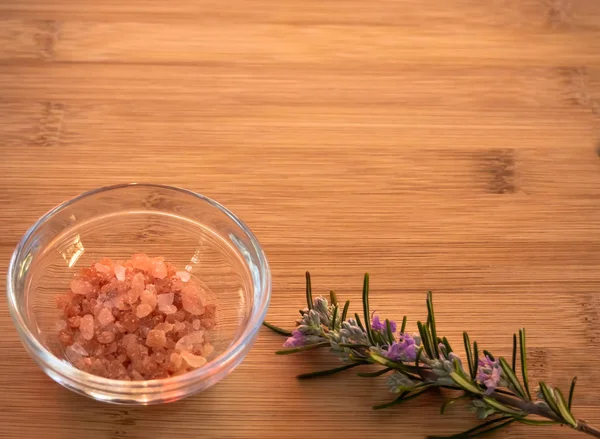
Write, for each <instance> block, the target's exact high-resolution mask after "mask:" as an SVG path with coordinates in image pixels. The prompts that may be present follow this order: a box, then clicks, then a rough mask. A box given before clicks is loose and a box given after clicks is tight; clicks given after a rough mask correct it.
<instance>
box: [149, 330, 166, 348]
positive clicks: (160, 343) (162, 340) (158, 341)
mask: <svg viewBox="0 0 600 439" xmlns="http://www.w3.org/2000/svg"><path fill="white" fill-rule="evenodd" d="M165 344H167V338H166V337H165V332H164V331H160V330H157V329H153V330H151V331H150V332H148V336H147V337H146V346H148V347H151V348H162V347H164V346H165Z"/></svg>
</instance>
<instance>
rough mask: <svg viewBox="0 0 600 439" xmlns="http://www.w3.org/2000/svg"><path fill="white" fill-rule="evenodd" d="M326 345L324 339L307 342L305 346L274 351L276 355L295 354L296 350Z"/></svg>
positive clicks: (307, 349) (327, 344) (301, 350)
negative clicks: (312, 342) (318, 341)
mask: <svg viewBox="0 0 600 439" xmlns="http://www.w3.org/2000/svg"><path fill="white" fill-rule="evenodd" d="M326 346H329V343H328V342H326V341H322V342H320V343H315V344H308V345H306V346H300V347H297V348H292V349H282V350H280V351H276V352H275V354H277V355H288V354H295V353H296V352H303V351H310V350H312V349H317V348H324V347H326Z"/></svg>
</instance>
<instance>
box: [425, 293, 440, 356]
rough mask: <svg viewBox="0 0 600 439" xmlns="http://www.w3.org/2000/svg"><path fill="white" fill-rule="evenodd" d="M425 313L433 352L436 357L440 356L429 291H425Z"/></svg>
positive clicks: (431, 296)
mask: <svg viewBox="0 0 600 439" xmlns="http://www.w3.org/2000/svg"><path fill="white" fill-rule="evenodd" d="M427 314H428V317H427V318H428V320H429V332H430V333H431V341H432V344H433V346H432V348H433V352H434V353H435V356H436V358H437V357H439V356H440V352H439V347H438V344H437V331H436V329H435V313H434V311H433V295H432V294H431V291H427Z"/></svg>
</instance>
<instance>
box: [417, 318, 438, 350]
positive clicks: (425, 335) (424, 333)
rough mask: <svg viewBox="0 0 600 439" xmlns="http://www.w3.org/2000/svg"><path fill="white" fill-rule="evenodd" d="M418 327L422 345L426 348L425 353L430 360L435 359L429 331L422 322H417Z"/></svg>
mask: <svg viewBox="0 0 600 439" xmlns="http://www.w3.org/2000/svg"><path fill="white" fill-rule="evenodd" d="M417 327H418V328H419V334H420V336H421V343H422V344H423V347H424V348H425V353H426V354H427V356H428V357H429V358H434V355H433V351H432V349H431V345H430V340H429V331H428V330H427V326H425V325H424V324H423V323H421V322H420V321H418V322H417Z"/></svg>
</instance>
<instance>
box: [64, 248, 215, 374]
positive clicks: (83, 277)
mask: <svg viewBox="0 0 600 439" xmlns="http://www.w3.org/2000/svg"><path fill="white" fill-rule="evenodd" d="M206 299H207V298H206V292H205V290H204V289H203V288H202V287H200V286H199V285H198V284H197V283H196V282H195V281H194V280H193V279H192V276H191V275H190V273H189V272H187V271H178V270H177V269H176V268H175V267H173V265H171V264H169V263H168V262H165V260H164V259H163V258H160V257H159V258H150V257H148V256H147V255H144V254H137V255H133V256H132V258H131V260H129V261H112V260H110V259H102V260H100V261H98V262H97V263H95V264H93V265H92V266H91V267H88V268H84V269H82V270H81V272H80V274H79V275H78V276H76V277H75V279H73V280H72V282H71V284H70V291H69V292H68V293H66V294H61V295H59V296H57V299H56V304H57V307H58V308H59V310H60V312H61V316H60V318H59V319H58V320H57V324H56V330H57V332H58V340H59V341H60V343H61V344H62V345H63V346H64V347H65V357H66V358H67V360H69V361H70V362H71V363H72V364H73V365H74V366H75V367H77V368H79V369H81V370H84V371H86V372H89V373H92V374H96V375H99V376H102V377H105V378H111V379H117V380H150V379H162V378H168V377H169V376H175V375H179V374H182V373H185V372H188V371H190V370H193V369H195V368H198V367H202V366H203V365H204V364H206V362H207V357H208V356H210V355H211V354H212V352H213V350H214V348H213V346H212V344H211V343H210V340H209V333H207V332H205V329H206V328H213V327H214V325H215V322H216V306H215V305H214V304H212V303H207V302H206Z"/></svg>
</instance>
